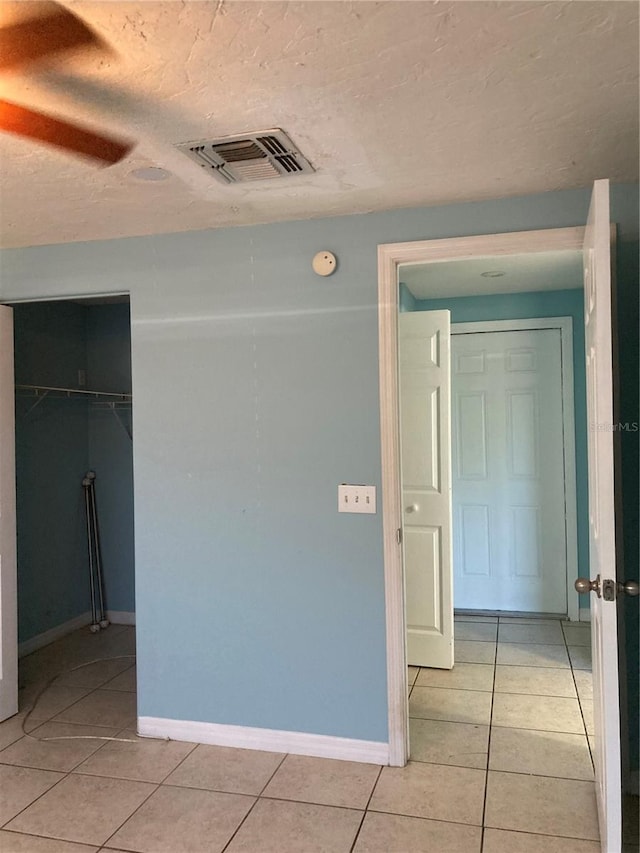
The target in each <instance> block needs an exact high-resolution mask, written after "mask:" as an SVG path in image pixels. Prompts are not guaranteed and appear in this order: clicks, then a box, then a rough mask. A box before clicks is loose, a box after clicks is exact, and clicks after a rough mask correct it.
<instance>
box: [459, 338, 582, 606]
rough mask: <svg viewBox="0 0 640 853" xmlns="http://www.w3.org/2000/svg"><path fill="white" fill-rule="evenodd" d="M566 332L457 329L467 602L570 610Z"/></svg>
mask: <svg viewBox="0 0 640 853" xmlns="http://www.w3.org/2000/svg"><path fill="white" fill-rule="evenodd" d="M560 334H561V333H560V330H559V329H527V330H519V331H508V332H506V331H505V332H479V333H473V334H455V335H453V336H452V364H451V368H452V370H451V373H452V391H453V399H452V403H453V405H452V427H453V436H452V437H453V442H452V456H453V460H452V461H453V528H454V545H453V548H454V560H453V564H454V590H455V593H454V603H455V607H456V608H457V609H472V610H509V611H522V612H532V613H566V612H567V542H566V526H565V465H564V445H563V413H562V370H561V340H560Z"/></svg>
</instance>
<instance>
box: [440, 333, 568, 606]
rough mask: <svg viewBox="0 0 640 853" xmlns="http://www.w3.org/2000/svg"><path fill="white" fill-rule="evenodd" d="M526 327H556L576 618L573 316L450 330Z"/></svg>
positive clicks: (566, 518)
mask: <svg viewBox="0 0 640 853" xmlns="http://www.w3.org/2000/svg"><path fill="white" fill-rule="evenodd" d="M530 329H559V331H560V361H561V364H560V370H561V378H562V432H563V451H564V485H565V537H566V543H567V545H566V547H567V553H566V560H567V616H568V618H569V619H571V620H572V621H574V620H575V621H578V619H579V616H580V597H579V595H578V593H577V592H576V590H575V587H574V582H575V580H576V578H577V577H578V574H579V572H578V509H577V498H576V441H575V408H574V396H573V318H572V317H532V318H527V319H525V320H480V321H478V322H477V323H476V322H473V323H452V324H451V334H452V335H461V334H465V332H466V333H470V332H471V333H476V332H519V331H522V330H530Z"/></svg>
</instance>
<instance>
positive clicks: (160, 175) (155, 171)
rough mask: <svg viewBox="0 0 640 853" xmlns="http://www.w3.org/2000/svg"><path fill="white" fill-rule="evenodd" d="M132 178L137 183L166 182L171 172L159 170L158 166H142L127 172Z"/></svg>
mask: <svg viewBox="0 0 640 853" xmlns="http://www.w3.org/2000/svg"><path fill="white" fill-rule="evenodd" d="M129 174H130V175H131V177H132V178H135V179H136V180H138V181H166V180H167V178H170V177H171V172H167V170H166V169H161V168H160V167H159V166H142V167H141V168H140V169H134V170H133V171H132V172H129Z"/></svg>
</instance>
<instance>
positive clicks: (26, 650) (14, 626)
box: [0, 290, 136, 692]
mask: <svg viewBox="0 0 640 853" xmlns="http://www.w3.org/2000/svg"><path fill="white" fill-rule="evenodd" d="M114 296H126V297H128V299H129V308H130V310H131V305H132V301H133V300H132V294H131V291H128V290H117V291H113V292H112V293H108V292H104V293H102V292H101V293H74V294H65V295H63V296H45V297H37V296H29V297H27V298H25V299H6V300H2V301H0V305H4V306H6V307H7V308H13V307H14V306H16V305H28V304H32V303H43V302H73V301H75V300H92V301H93V300H99V299H100V298H102V297H106V298H110V297H114ZM129 328H130V329H131V317H130V319H129ZM14 354H15V340H14V342H13V349H12V352H11V364H12V372H13V362H14ZM131 363H132V373H133V351H132V354H131ZM132 411H133V402H132ZM13 434H14V439H15V419H14V423H13ZM132 453H135V443H134V445H133V451H132ZM11 468H12V479H14V480H15V476H16V473H15V453H14V454H13V458H12V461H11ZM133 511H134V531H133V537H134V539H133V542H134V552H135V543H136V540H135V535H136V534H135V494H134V506H133ZM9 523H10V524H11V526H12V529H13V538H14V542H15V541H16V536H17V516H16V513H15V510H14V512H13V514H12V516H11V519H10V522H9ZM134 575H135V556H134ZM17 579H18V565H17V559H16V560H15V580H16V584H15V588H14V589H13V590H10V591H8V592H9V593H10V594H9V595H6V596H5V598H6V600H7V602H9V601H11V602H15V607H14V606H13V604H11V605H9V604H7V605H6V606H7V607H8V610H7V611H5V610H3V613H2V620H0V623H1V624H0V628H3V629H4V625H5V623H6V625H7V627H8V629H9V630H11V631H12V632H13V634H14V637H15V644H16V652H17V654H16V670H15V683H16V692H17V685H18V670H17V662H18V660H19V659H20V658H21V657H24V656H25V655H27V654H30V653H31V652H33V651H36V650H37V649H38V648H42V646H43V645H46V643H45V642H41V641H39V642H37V643H35V644H33V643H30V641H28V640H27V641H26V642H25V643H18V598H17ZM7 614H8V615H9V618H7ZM87 624H88V623H87ZM123 624H124V623H123ZM53 631H54V632H55V628H54V629H53ZM45 634H48V635H49V636H51V639H49V640H48V641H47V642H51V641H52V639H54V638H57V637H53V636H52V632H51V631H49V632H45ZM60 636H63V635H62V634H61V635H60Z"/></svg>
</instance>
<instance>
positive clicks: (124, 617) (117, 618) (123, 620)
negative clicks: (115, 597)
mask: <svg viewBox="0 0 640 853" xmlns="http://www.w3.org/2000/svg"><path fill="white" fill-rule="evenodd" d="M107 619H108V620H109V622H111V624H112V625H135V624H136V614H135V611H130V610H107Z"/></svg>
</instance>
